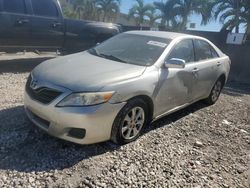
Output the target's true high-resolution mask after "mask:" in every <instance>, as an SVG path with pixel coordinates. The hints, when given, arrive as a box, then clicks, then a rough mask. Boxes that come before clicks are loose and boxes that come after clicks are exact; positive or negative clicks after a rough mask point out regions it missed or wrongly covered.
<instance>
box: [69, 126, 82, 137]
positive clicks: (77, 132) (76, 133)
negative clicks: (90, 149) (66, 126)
mask: <svg viewBox="0 0 250 188" xmlns="http://www.w3.org/2000/svg"><path fill="white" fill-rule="evenodd" d="M85 135H86V130H85V129H78V128H72V129H70V130H69V132H68V136H70V137H73V138H77V139H83V138H84V137H85Z"/></svg>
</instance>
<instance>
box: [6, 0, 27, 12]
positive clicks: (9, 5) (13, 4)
mask: <svg viewBox="0 0 250 188" xmlns="http://www.w3.org/2000/svg"><path fill="white" fill-rule="evenodd" d="M3 11H5V12H11V13H19V14H25V13H26V6H25V2H24V0H3Z"/></svg>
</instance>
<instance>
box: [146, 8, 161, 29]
mask: <svg viewBox="0 0 250 188" xmlns="http://www.w3.org/2000/svg"><path fill="white" fill-rule="evenodd" d="M146 16H147V17H148V18H149V25H150V26H151V27H153V26H154V25H155V22H156V20H158V19H160V18H161V15H158V14H157V13H156V9H151V10H150V11H149V12H148V13H147V14H146Z"/></svg>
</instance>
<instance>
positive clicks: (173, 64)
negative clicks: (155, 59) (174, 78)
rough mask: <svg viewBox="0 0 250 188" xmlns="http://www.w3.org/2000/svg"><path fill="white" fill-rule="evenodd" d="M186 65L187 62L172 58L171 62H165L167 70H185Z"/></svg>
mask: <svg viewBox="0 0 250 188" xmlns="http://www.w3.org/2000/svg"><path fill="white" fill-rule="evenodd" d="M185 64H186V62H185V60H183V59H178V58H172V59H170V60H167V61H165V67H166V68H176V69H183V68H185Z"/></svg>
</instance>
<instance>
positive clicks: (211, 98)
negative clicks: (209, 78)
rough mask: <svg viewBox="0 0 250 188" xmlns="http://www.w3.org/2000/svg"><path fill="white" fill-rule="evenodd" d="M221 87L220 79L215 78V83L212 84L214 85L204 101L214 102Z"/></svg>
mask: <svg viewBox="0 0 250 188" xmlns="http://www.w3.org/2000/svg"><path fill="white" fill-rule="evenodd" d="M222 87H223V83H222V80H221V79H219V80H217V81H216V83H215V84H214V87H213V89H212V91H211V93H210V95H209V97H208V98H207V99H205V102H206V103H207V104H209V105H212V104H214V103H216V101H217V100H218V99H219V96H220V93H221V90H222Z"/></svg>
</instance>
